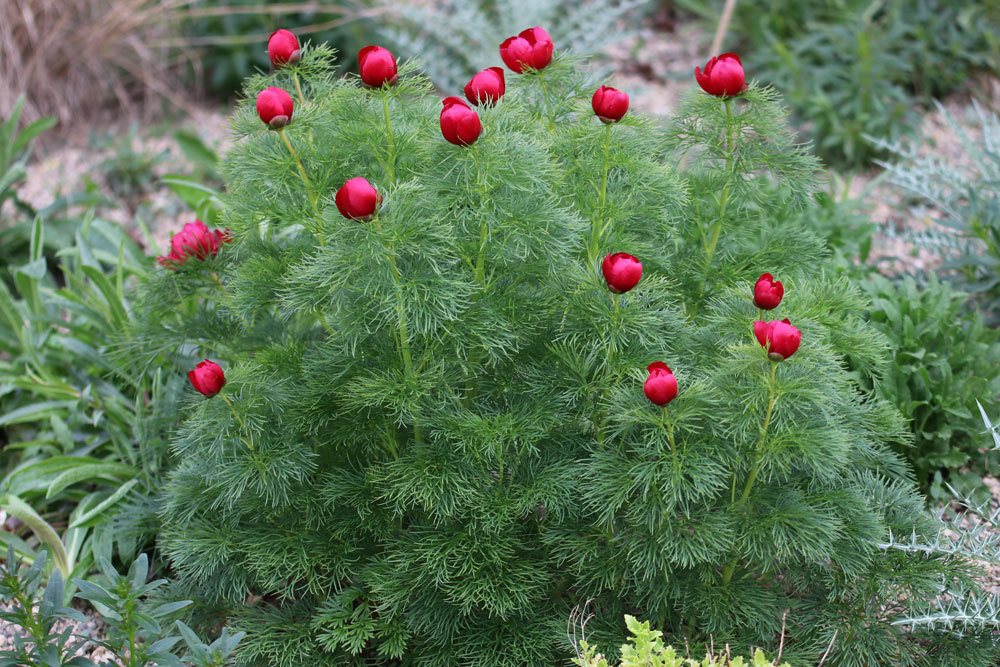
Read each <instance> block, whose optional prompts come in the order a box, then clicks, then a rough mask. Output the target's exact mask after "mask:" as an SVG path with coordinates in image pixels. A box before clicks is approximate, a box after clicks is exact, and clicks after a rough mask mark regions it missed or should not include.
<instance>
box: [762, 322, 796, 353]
mask: <svg viewBox="0 0 1000 667" xmlns="http://www.w3.org/2000/svg"><path fill="white" fill-rule="evenodd" d="M753 335H754V336H756V338H757V342H758V343H760V346H761V347H763V348H764V349H765V350H767V356H768V358H769V359H770V360H771V361H784V360H785V359H787V358H788V357H790V356H792V355H793V354H795V352H796V350H798V349H799V343H801V342H802V332H801V331H799V330H798V329H796V328H795V327H793V326H792V323H791V322H789V321H788V320H787V319H784V320H771V321H770V322H761V321H760V320H757V321H756V322H754V323H753Z"/></svg>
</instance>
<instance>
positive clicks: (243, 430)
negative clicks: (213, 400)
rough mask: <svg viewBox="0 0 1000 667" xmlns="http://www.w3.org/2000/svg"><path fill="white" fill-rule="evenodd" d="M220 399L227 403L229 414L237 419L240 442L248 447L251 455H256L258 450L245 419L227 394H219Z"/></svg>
mask: <svg viewBox="0 0 1000 667" xmlns="http://www.w3.org/2000/svg"><path fill="white" fill-rule="evenodd" d="M219 397H220V398H221V399H222V400H223V401H225V403H226V405H228V406H229V412H231V413H232V415H233V418H235V419H236V423H237V424H239V427H240V440H241V441H242V442H243V444H244V445H246V448H247V449H249V450H250V453H252V454H254V453H256V448H255V447H254V446H253V438H251V437H250V429H248V428H247V424H246V422H245V421H243V417H241V416H240V413H239V412H237V411H236V406H235V405H233V401H232V400H231V399H230V398H229V397H228V396H226V395H225V394H219Z"/></svg>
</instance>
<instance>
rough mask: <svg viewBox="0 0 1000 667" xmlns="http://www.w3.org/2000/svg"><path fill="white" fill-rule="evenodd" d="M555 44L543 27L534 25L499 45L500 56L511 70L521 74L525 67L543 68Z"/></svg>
mask: <svg viewBox="0 0 1000 667" xmlns="http://www.w3.org/2000/svg"><path fill="white" fill-rule="evenodd" d="M554 48H555V45H554V44H553V43H552V38H551V37H549V33H547V32H546V31H545V29H544V28H540V27H538V26H535V27H534V28H528V29H527V30H522V31H521V32H520V33H519V34H518V35H516V36H514V37H508V38H507V39H505V40H504V41H503V43H502V44H501V45H500V58H501V59H503V63H504V65H506V66H507V67H509V68H510V70H511V71H512V72H516V73H518V74H522V73H523V72H524V70H525V69H529V68H530V69H545V68H546V67H548V64H549V63H550V62H552V51H553V49H554Z"/></svg>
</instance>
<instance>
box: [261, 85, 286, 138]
mask: <svg viewBox="0 0 1000 667" xmlns="http://www.w3.org/2000/svg"><path fill="white" fill-rule="evenodd" d="M294 110H295V103H294V102H293V101H292V96H291V95H289V94H288V93H286V92H285V91H284V90H282V89H281V88H275V87H274V86H271V87H270V88H265V89H264V90H262V91H260V92H259V93H257V115H258V116H260V119H261V120H262V121H264V124H265V125H267V126H268V127H270V128H271V129H272V130H278V129H281V128H283V127H284V126H286V125H288V123H290V122H291V120H292V112H293V111H294Z"/></svg>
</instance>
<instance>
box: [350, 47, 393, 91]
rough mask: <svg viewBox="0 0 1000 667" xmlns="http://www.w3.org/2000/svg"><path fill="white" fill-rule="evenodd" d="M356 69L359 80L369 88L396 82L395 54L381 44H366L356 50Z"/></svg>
mask: <svg viewBox="0 0 1000 667" xmlns="http://www.w3.org/2000/svg"><path fill="white" fill-rule="evenodd" d="M358 71H359V73H360V74H361V82H362V83H364V84H365V85H366V86H368V87H370V88H381V87H382V86H384V85H385V84H389V85H390V86H391V85H392V84H394V83H396V72H397V71H398V70H397V66H396V56H394V55H392V51H390V50H389V49H387V48H384V47H382V46H366V47H365V48H363V49H361V50H360V51H358Z"/></svg>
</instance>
